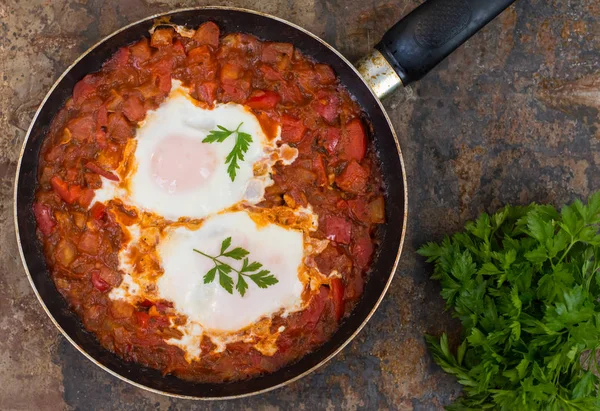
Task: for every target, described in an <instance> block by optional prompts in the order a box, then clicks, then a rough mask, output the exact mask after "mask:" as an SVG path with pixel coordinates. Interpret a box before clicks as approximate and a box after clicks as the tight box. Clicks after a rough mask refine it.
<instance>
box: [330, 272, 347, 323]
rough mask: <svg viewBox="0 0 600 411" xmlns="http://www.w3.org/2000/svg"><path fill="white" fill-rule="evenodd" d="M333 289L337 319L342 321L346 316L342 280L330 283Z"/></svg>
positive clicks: (332, 297)
mask: <svg viewBox="0 0 600 411" xmlns="http://www.w3.org/2000/svg"><path fill="white" fill-rule="evenodd" d="M329 285H330V287H331V299H332V300H333V308H334V312H335V319H336V320H337V321H340V320H341V319H342V317H343V315H344V311H345V308H346V307H345V305H344V283H342V280H341V279H340V278H333V279H331V281H330V282H329Z"/></svg>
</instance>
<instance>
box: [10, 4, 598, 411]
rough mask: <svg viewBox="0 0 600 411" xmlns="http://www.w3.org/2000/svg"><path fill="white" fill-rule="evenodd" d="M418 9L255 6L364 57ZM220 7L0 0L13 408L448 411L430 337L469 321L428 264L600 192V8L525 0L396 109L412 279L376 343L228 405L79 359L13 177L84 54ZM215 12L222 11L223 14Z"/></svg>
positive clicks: (367, 336) (400, 282)
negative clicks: (530, 212)
mask: <svg viewBox="0 0 600 411" xmlns="http://www.w3.org/2000/svg"><path fill="white" fill-rule="evenodd" d="M418 3H419V0H393V1H390V0H387V1H386V0H368V1H364V0H265V1H262V2H256V1H250V0H233V1H226V2H224V3H222V4H225V5H234V6H238V7H247V8H252V9H258V10H260V11H263V12H267V13H271V14H274V15H277V16H280V17H283V18H285V19H288V20H290V21H292V22H294V23H296V24H299V25H301V26H303V27H305V28H307V29H308V30H310V31H312V32H313V33H315V34H317V35H319V36H322V37H323V38H324V39H325V40H326V41H328V42H329V43H330V44H332V45H333V46H335V47H337V48H338V49H339V50H340V51H341V52H342V53H343V54H344V55H346V56H347V57H348V58H350V60H354V59H356V58H358V57H360V56H361V55H362V54H364V53H366V52H367V51H369V50H370V48H371V47H372V46H373V45H374V44H375V43H376V42H377V41H378V39H379V38H380V37H381V36H382V34H383V33H384V31H385V29H386V28H387V27H390V26H391V25H392V24H393V23H394V22H395V21H396V20H397V19H398V18H400V17H401V16H402V15H404V14H406V13H407V12H408V11H410V10H411V9H412V8H414V7H415V6H416V5H417V4H418ZM202 4H209V3H208V2H206V1H194V0H189V1H184V2H175V1H168V0H121V1H119V0H109V1H102V0H21V1H19V0H3V1H2V2H0V335H1V337H0V369H1V370H2V371H1V372H0V409H2V410H9V409H17V410H34V409H40V410H46V409H48V410H60V409H82V410H95V409H99V410H100V409H102V410H107V409H116V408H123V409H134V410H148V409H165V410H166V409H169V410H171V409H194V408H198V409H204V408H210V409H223V410H225V409H227V410H229V409H231V410H237V409H242V408H244V409H269V410H271V409H274V410H275V409H289V408H291V407H293V408H294V409H300V410H301V409H309V410H313V409H352V410H353V409H402V410H404V409H407V410H408V409H428V410H429V409H440V408H442V407H443V406H444V405H446V404H448V403H450V402H451V401H452V399H453V398H455V397H456V396H457V395H459V393H460V390H459V386H458V385H457V384H456V383H455V381H454V380H453V379H452V378H449V377H447V376H445V374H444V373H443V372H442V371H441V370H440V369H439V368H438V367H437V366H435V364H433V363H432V360H431V357H430V356H429V355H428V353H427V350H426V347H425V344H424V341H423V335H424V334H425V333H434V334H439V333H441V332H442V331H444V330H449V331H450V332H451V333H453V334H454V335H456V334H457V330H458V327H457V323H455V322H454V321H453V320H452V319H451V317H450V315H449V314H448V313H444V312H443V302H442V300H441V298H440V297H439V288H438V286H437V284H436V283H435V282H434V281H432V280H430V279H429V274H430V267H428V266H426V265H425V264H424V262H423V261H422V259H421V258H419V257H418V256H417V255H416V254H415V249H416V248H418V246H419V245H420V244H422V243H423V242H424V241H428V240H439V239H441V238H442V237H443V236H444V235H445V234H449V233H452V232H454V231H456V230H458V229H460V228H461V227H462V226H463V224H464V222H465V221H467V220H469V219H472V218H474V217H476V216H477V214H478V213H480V212H481V211H484V210H487V211H494V210H495V209H497V208H499V207H500V206H501V205H503V204H506V203H514V204H524V203H528V202H531V201H538V202H550V203H553V204H557V205H558V204H562V203H564V202H566V201H570V200H572V199H574V198H576V197H584V196H587V195H588V194H589V193H591V192H593V191H594V190H598V189H600V151H599V150H600V118H599V116H598V112H599V110H600V0H580V1H566V0H552V1H545V0H520V1H518V2H517V4H516V6H513V7H511V8H510V9H508V10H507V11H506V12H505V13H504V14H502V15H501V16H500V17H499V18H498V19H496V20H495V21H493V22H492V23H491V24H490V25H489V26H488V27H487V28H485V29H484V30H483V31H482V32H480V33H479V34H477V35H476V36H475V37H474V38H472V39H471V40H470V41H469V42H468V44H466V45H465V46H463V47H461V48H460V49H459V50H458V51H457V52H456V53H454V54H453V55H452V56H451V57H450V58H448V59H447V60H446V61H445V62H444V63H442V64H441V65H440V66H439V67H438V68H437V69H435V70H434V71H433V72H432V73H430V74H429V75H428V76H427V77H426V78H425V79H423V80H422V81H421V82H420V83H418V84H417V85H415V86H414V87H411V88H410V89H408V90H404V91H402V90H401V91H399V92H397V93H396V95H394V96H392V97H391V98H390V99H388V100H387V101H385V105H386V107H387V109H388V113H389V114H390V117H391V119H392V121H393V123H394V125H395V128H396V131H397V132H398V136H399V139H400V144H401V147H402V151H403V153H404V159H405V161H406V168H407V175H408V184H409V193H410V194H409V204H410V205H409V227H408V236H407V240H406V244H405V247H404V253H403V255H402V259H401V263H400V266H399V269H398V272H397V274H396V278H395V280H394V282H393V284H392V286H391V288H390V290H389V292H388V295H387V296H386V298H385V300H384V301H383V303H382V305H381V307H380V308H379V310H378V311H377V313H376V314H375V315H374V317H373V318H372V319H371V321H370V322H369V324H368V325H367V326H366V327H365V328H364V330H363V331H362V332H361V333H360V335H359V336H358V337H357V338H356V339H355V340H354V341H353V342H352V343H351V344H350V345H349V346H348V347H347V348H346V349H344V351H343V352H342V353H341V354H340V355H338V356H337V357H336V358H335V359H334V360H332V361H330V362H329V363H328V364H327V365H326V366H324V367H322V368H321V369H320V370H318V371H316V372H314V373H313V374H311V375H310V376H308V377H305V378H304V379H302V380H300V381H298V382H295V383H293V384H290V385H288V386H287V387H285V388H282V389H279V390H276V391H273V392H270V393H268V394H264V395H261V396H256V397H252V398H248V399H242V400H236V401H229V402H192V401H184V400H178V399H172V398H167V397H163V396H159V395H156V394H152V393H149V392H146V391H143V390H141V389H138V388H135V387H133V386H130V385H128V384H126V383H124V382H122V381H120V380H118V379H116V378H114V377H112V376H110V375H109V374H107V373H106V372H104V371H102V370H101V369H99V368H97V367H96V366H95V365H93V364H92V363H91V362H89V361H88V360H87V359H85V358H84V357H83V356H82V355H81V354H80V353H78V352H77V351H76V350H75V349H74V348H73V347H72V346H71V345H70V344H69V343H68V342H67V341H66V340H65V339H64V338H63V337H62V336H61V335H60V334H59V332H58V331H57V330H56V329H55V328H54V326H53V325H52V323H51V322H50V320H49V319H48V318H47V317H46V315H45V314H44V312H43V311H42V309H41V308H40V305H39V304H38V302H37V300H36V299H35V297H34V294H33V292H32V290H31V289H30V286H29V283H28V281H27V278H26V276H25V273H24V271H23V268H22V266H21V262H20V258H19V256H18V251H17V245H16V240H15V234H14V228H13V224H14V223H13V212H12V195H13V193H12V192H13V177H14V172H15V169H16V164H17V158H18V155H19V150H20V147H21V142H22V141H23V138H24V136H25V132H26V129H27V127H28V124H29V121H30V120H31V118H32V116H33V114H34V112H35V109H36V107H37V105H38V104H39V102H40V101H41V100H42V98H43V96H44V95H45V93H46V92H47V90H48V89H49V87H50V86H51V85H52V83H53V82H54V80H55V79H56V78H57V77H58V76H59V75H60V73H61V72H62V71H63V70H64V69H65V68H66V67H67V66H68V65H69V64H70V63H71V62H72V61H73V60H74V59H75V58H76V57H77V56H78V55H79V54H80V53H81V52H83V51H84V50H86V49H87V48H88V47H89V46H90V45H92V44H94V43H95V42H96V41H98V40H99V39H100V38H102V37H103V36H105V35H107V34H109V33H111V32H112V31H113V30H115V29H117V28H119V27H121V26H123V25H125V24H127V23H130V22H133V21H135V20H137V19H140V18H142V17H145V16H147V15H150V14H153V13H157V12H161V11H167V10H169V9H173V8H177V7H186V6H193V5H202ZM210 4H213V3H210Z"/></svg>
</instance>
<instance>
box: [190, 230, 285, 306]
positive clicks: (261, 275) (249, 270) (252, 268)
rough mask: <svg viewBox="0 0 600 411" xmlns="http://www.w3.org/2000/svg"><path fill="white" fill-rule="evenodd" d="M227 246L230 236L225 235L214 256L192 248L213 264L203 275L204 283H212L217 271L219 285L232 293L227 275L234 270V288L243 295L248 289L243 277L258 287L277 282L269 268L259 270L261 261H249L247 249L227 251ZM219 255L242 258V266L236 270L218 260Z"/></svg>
mask: <svg viewBox="0 0 600 411" xmlns="http://www.w3.org/2000/svg"><path fill="white" fill-rule="evenodd" d="M229 247H231V237H227V238H226V239H225V240H223V242H222V243H221V253H220V254H219V255H217V256H214V257H213V256H210V255H208V254H206V253H203V252H202V251H200V250H197V249H195V248H194V251H195V252H197V253H198V254H201V255H203V256H204V257H206V258H210V259H211V260H212V261H213V263H214V264H215V266H214V267H213V268H211V269H210V270H209V271H208V272H207V273H206V274H205V275H204V277H203V280H204V284H209V283H212V282H213V281H214V280H215V277H216V275H217V273H218V274H219V284H220V285H221V287H223V288H224V289H225V290H227V292H228V293H229V294H233V279H232V278H231V277H230V276H229V274H230V273H232V272H234V273H237V283H236V285H235V289H236V290H237V291H238V292H239V293H240V295H241V296H242V297H243V296H244V295H245V294H246V290H247V289H248V283H247V282H246V280H245V279H244V277H248V278H249V279H250V280H252V282H254V284H256V285H257V286H258V287H259V288H267V287H269V286H271V285H274V284H277V283H278V282H279V280H277V278H275V276H274V275H273V274H271V272H270V271H269V270H261V268H262V266H263V265H262V264H261V263H259V262H257V261H254V262H252V263H251V262H250V260H248V258H247V256H248V254H250V252H249V251H248V250H245V249H243V248H242V247H236V248H233V249H231V250H230V251H227V250H229ZM220 257H228V258H231V259H233V260H237V261H239V260H242V259H243V262H242V267H241V268H240V269H239V270H237V269H235V268H233V267H232V266H230V265H229V264H227V263H225V262H223V261H222V260H220V259H219V258H220ZM259 270H260V271H259Z"/></svg>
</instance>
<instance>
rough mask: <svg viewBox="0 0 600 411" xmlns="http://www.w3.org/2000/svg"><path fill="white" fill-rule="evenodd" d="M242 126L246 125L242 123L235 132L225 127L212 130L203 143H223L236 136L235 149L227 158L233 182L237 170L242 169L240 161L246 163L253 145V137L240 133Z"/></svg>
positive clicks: (226, 162)
mask: <svg viewBox="0 0 600 411" xmlns="http://www.w3.org/2000/svg"><path fill="white" fill-rule="evenodd" d="M242 124H244V123H243V122H242V123H240V124H239V125H238V126H237V128H236V129H235V130H228V129H226V128H225V127H223V126H219V125H218V126H217V129H216V130H211V131H210V133H208V136H206V138H204V140H202V142H203V143H222V142H223V141H225V140H226V139H227V137H229V136H230V135H232V134H235V135H236V139H235V144H234V146H233V149H232V150H231V152H229V154H228V155H227V157H226V158H225V164H229V166H228V167H227V173H228V174H229V178H231V181H234V180H235V176H236V170H238V169H239V168H240V166H239V164H238V161H244V154H245V153H246V152H247V151H248V149H249V148H250V143H252V136H251V135H250V134H248V133H244V132H241V131H240V127H242Z"/></svg>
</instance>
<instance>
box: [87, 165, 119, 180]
mask: <svg viewBox="0 0 600 411" xmlns="http://www.w3.org/2000/svg"><path fill="white" fill-rule="evenodd" d="M85 168H87V169H88V170H90V171H93V172H94V173H96V174H98V175H101V176H102V177H104V178H107V179H109V180H112V181H119V177H117V176H116V175H114V174H113V173H111V172H110V171H106V170H105V169H103V168H102V167H100V166H99V165H98V164H97V163H95V162H94V161H88V162H87V163H86V164H85Z"/></svg>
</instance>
